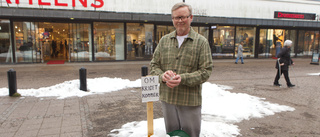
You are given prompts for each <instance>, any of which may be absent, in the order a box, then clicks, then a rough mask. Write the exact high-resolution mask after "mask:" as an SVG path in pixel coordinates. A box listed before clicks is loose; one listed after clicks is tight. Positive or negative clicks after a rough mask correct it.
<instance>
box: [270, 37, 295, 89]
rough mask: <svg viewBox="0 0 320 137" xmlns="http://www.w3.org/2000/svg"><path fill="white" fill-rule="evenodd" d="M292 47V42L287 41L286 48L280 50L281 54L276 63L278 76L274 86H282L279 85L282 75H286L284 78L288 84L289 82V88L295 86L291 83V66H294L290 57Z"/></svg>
mask: <svg viewBox="0 0 320 137" xmlns="http://www.w3.org/2000/svg"><path fill="white" fill-rule="evenodd" d="M291 46H292V41H291V40H286V41H285V42H284V47H283V48H282V49H281V50H280V52H279V54H278V55H277V58H278V59H277V62H276V68H277V75H276V77H275V79H274V82H273V85H274V86H281V84H279V79H280V76H281V75H282V74H283V75H284V78H285V79H286V82H287V86H288V87H289V88H290V87H294V86H295V85H293V84H292V83H291V82H290V78H289V66H290V65H294V63H293V61H292V59H291V57H290V52H291V49H290V48H291Z"/></svg>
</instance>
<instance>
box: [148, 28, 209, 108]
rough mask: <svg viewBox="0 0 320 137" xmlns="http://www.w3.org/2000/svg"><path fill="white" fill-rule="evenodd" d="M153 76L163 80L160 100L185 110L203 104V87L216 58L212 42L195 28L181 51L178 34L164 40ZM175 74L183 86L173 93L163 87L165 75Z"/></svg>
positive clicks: (176, 88)
mask: <svg viewBox="0 0 320 137" xmlns="http://www.w3.org/2000/svg"><path fill="white" fill-rule="evenodd" d="M150 66H151V71H150V74H151V75H158V76H159V80H160V83H161V84H160V100H161V101H165V102H167V103H169V104H174V105H181V106H200V105H201V104H202V95H201V89H202V87H201V85H202V83H204V82H205V81H207V80H208V79H209V77H210V75H211V72H212V67H213V64H212V56H211V50H210V47H209V43H208V40H207V39H206V38H205V37H203V36H201V35H200V34H198V33H196V32H195V31H194V30H193V29H192V28H190V32H189V34H188V38H186V39H185V40H184V41H183V43H182V45H181V47H180V48H179V47H178V40H177V38H176V31H174V32H172V33H170V34H167V35H165V36H163V37H162V38H161V39H160V42H159V44H158V46H157V48H156V50H155V52H154V54H153V58H152V60H151V62H150ZM167 70H172V71H174V72H176V73H177V74H179V75H180V76H181V83H180V85H179V86H177V87H175V88H173V89H171V88H169V87H168V86H167V85H166V84H165V83H162V75H163V74H164V72H165V71H167Z"/></svg>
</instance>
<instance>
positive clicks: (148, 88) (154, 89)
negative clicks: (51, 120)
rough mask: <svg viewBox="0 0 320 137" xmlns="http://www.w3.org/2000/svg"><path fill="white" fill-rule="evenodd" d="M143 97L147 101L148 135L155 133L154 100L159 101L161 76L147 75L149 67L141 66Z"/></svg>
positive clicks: (143, 100)
mask: <svg viewBox="0 0 320 137" xmlns="http://www.w3.org/2000/svg"><path fill="white" fill-rule="evenodd" d="M141 74H142V78H141V91H142V92H141V98H142V102H146V103H147V120H148V137H150V136H152V135H153V101H159V86H160V85H159V77H158V76H147V74H148V68H147V67H146V66H143V67H142V68H141Z"/></svg>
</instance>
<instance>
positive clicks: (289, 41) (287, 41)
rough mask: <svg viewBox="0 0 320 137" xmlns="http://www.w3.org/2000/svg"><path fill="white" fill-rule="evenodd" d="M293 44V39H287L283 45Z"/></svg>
mask: <svg viewBox="0 0 320 137" xmlns="http://www.w3.org/2000/svg"><path fill="white" fill-rule="evenodd" d="M291 45H292V41H291V40H286V41H285V42H284V44H283V46H285V47H286V46H291Z"/></svg>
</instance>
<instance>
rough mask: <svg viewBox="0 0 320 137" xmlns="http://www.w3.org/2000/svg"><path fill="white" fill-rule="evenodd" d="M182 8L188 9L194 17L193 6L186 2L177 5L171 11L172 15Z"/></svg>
mask: <svg viewBox="0 0 320 137" xmlns="http://www.w3.org/2000/svg"><path fill="white" fill-rule="evenodd" d="M181 7H188V9H189V13H190V15H192V7H191V5H189V4H186V3H184V2H180V3H177V4H175V5H174V6H173V7H172V9H171V14H172V12H173V11H175V10H177V9H179V8H181Z"/></svg>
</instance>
